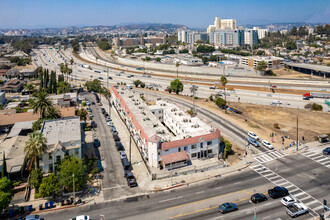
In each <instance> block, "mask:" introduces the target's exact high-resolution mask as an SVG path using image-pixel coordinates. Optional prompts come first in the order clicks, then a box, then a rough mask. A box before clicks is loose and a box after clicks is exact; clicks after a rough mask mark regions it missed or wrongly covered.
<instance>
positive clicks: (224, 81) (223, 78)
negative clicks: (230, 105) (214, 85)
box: [220, 76, 228, 113]
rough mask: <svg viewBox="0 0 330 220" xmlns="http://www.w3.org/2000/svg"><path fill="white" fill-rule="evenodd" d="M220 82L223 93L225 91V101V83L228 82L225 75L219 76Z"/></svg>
mask: <svg viewBox="0 0 330 220" xmlns="http://www.w3.org/2000/svg"><path fill="white" fill-rule="evenodd" d="M220 83H221V85H222V86H223V91H224V93H225V101H226V103H227V92H226V84H227V83H228V80H227V78H226V77H225V76H221V78H220ZM225 111H226V113H227V108H226V110H225Z"/></svg>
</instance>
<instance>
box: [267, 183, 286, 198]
mask: <svg viewBox="0 0 330 220" xmlns="http://www.w3.org/2000/svg"><path fill="white" fill-rule="evenodd" d="M268 195H269V196H270V197H272V198H273V199H276V198H280V197H283V196H287V195H289V191H288V190H287V189H286V188H285V187H281V186H275V187H274V188H273V189H269V190H268Z"/></svg>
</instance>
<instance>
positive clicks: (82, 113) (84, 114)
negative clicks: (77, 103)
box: [77, 108, 88, 123]
mask: <svg viewBox="0 0 330 220" xmlns="http://www.w3.org/2000/svg"><path fill="white" fill-rule="evenodd" d="M87 115H88V112H87V110H86V109H84V108H81V109H79V110H78V111H77V116H79V117H80V120H81V121H84V122H85V123H86V120H87Z"/></svg>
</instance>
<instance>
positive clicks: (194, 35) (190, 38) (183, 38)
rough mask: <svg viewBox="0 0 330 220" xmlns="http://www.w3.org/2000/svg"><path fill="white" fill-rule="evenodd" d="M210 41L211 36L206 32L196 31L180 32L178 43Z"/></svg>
mask: <svg viewBox="0 0 330 220" xmlns="http://www.w3.org/2000/svg"><path fill="white" fill-rule="evenodd" d="M208 39H209V35H208V34H207V33H205V32H196V31H184V30H183V31H178V41H180V42H183V43H187V44H193V43H196V41H198V40H201V41H203V42H206V41H207V40H208Z"/></svg>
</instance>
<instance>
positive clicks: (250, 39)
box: [244, 29, 259, 45]
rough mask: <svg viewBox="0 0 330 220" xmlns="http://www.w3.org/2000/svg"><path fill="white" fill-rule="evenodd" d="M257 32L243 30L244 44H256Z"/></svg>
mask: <svg viewBox="0 0 330 220" xmlns="http://www.w3.org/2000/svg"><path fill="white" fill-rule="evenodd" d="M258 42H259V41H258V32H257V31H256V30H250V29H246V30H244V44H245V45H254V44H258Z"/></svg>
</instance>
